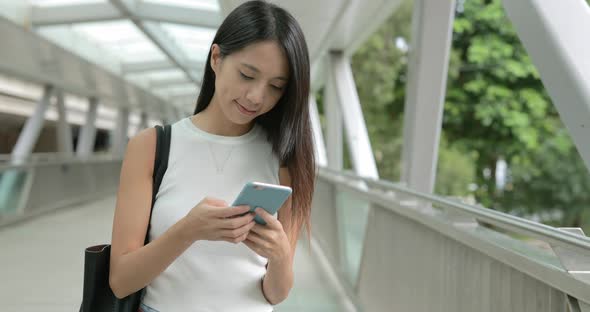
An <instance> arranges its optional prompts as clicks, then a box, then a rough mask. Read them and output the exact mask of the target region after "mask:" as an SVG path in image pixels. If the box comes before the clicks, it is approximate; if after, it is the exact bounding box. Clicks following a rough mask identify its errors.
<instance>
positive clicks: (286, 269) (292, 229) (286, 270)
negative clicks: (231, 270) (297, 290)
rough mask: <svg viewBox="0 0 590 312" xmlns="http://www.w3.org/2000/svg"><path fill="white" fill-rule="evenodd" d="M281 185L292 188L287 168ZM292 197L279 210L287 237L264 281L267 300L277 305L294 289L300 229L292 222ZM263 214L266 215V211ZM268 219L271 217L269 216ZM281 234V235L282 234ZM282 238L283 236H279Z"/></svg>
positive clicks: (280, 174) (271, 258)
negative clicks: (294, 262) (294, 263)
mask: <svg viewBox="0 0 590 312" xmlns="http://www.w3.org/2000/svg"><path fill="white" fill-rule="evenodd" d="M279 179H280V183H281V184H282V185H285V186H291V177H290V175H289V170H288V169H287V168H281V169H280V170H279ZM291 203H292V201H291V196H290V197H289V199H288V200H287V201H286V202H285V204H284V205H283V207H281V209H280V210H279V216H278V219H279V222H280V224H281V226H282V230H283V231H280V232H282V233H283V235H285V236H284V237H279V238H278V239H277V240H278V241H279V242H281V241H282V242H283V243H281V244H278V245H279V246H280V247H279V248H277V249H279V252H277V253H276V256H275V257H270V258H268V265H267V271H266V275H265V276H264V278H263V280H262V292H263V294H264V297H265V298H266V300H267V301H268V302H269V303H271V304H273V305H276V304H278V303H280V302H281V301H283V300H285V299H286V298H287V296H288V295H289V292H290V291H291V288H293V278H294V277H293V257H294V255H295V249H296V247H297V240H298V236H299V230H300V227H299V226H298V225H296V224H293V223H292V222H291V217H290V216H291V209H292V205H291ZM261 213H265V211H264V210H262V211H261ZM267 217H270V215H268V214H267ZM280 232H279V233H280ZM279 236H282V235H279Z"/></svg>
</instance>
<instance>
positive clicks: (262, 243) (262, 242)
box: [246, 232, 268, 248]
mask: <svg viewBox="0 0 590 312" xmlns="http://www.w3.org/2000/svg"><path fill="white" fill-rule="evenodd" d="M246 239H247V240H249V241H251V242H253V243H255V244H256V245H258V246H259V247H261V248H264V247H266V246H267V245H268V242H267V241H266V239H264V237H262V236H261V235H258V234H256V233H254V232H250V233H248V237H246Z"/></svg>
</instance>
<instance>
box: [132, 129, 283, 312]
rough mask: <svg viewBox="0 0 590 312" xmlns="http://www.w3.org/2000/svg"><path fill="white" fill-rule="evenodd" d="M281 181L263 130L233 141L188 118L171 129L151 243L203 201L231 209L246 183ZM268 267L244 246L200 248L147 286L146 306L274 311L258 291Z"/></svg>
mask: <svg viewBox="0 0 590 312" xmlns="http://www.w3.org/2000/svg"><path fill="white" fill-rule="evenodd" d="M278 174H279V160H278V158H277V157H276V156H275V155H274V153H273V152H272V147H271V144H270V143H269V142H268V141H267V139H266V132H265V131H264V129H262V127H261V126H259V125H256V126H254V127H253V128H252V130H250V131H249V132H248V133H246V134H244V135H242V136H238V137H228V136H219V135H214V134H211V133H208V132H205V131H203V130H201V129H199V128H197V127H196V126H195V125H194V124H193V123H192V122H191V120H190V118H185V119H183V120H180V121H178V122H177V123H175V124H173V125H172V136H171V142H170V156H169V161H168V169H167V171H166V174H165V175H164V178H163V180H162V184H161V186H160V189H159V191H158V194H157V195H156V198H157V200H156V203H155V206H154V210H153V213H152V219H151V229H150V232H149V239H150V241H151V240H154V239H156V238H157V237H159V236H160V235H162V234H163V233H164V232H165V231H166V230H168V228H169V227H170V226H172V225H173V224H175V223H176V222H177V221H179V220H180V219H181V218H183V217H184V216H186V214H187V213H188V212H189V211H190V210H191V209H192V208H193V207H194V206H195V205H197V204H198V203H199V202H200V201H201V200H202V199H203V198H204V197H206V196H211V197H214V198H219V199H222V200H225V201H226V202H227V203H228V205H231V204H232V203H233V200H234V199H235V198H236V197H237V195H238V194H239V192H240V191H241V189H242V187H243V186H244V184H245V183H246V182H249V181H259V182H264V183H273V184H279V176H278ZM275 217H276V215H275ZM266 263H267V260H266V258H264V257H261V256H259V255H258V254H256V253H255V252H253V251H252V250H250V249H249V248H248V247H247V246H246V245H245V244H243V243H239V244H233V243H229V242H225V241H197V242H195V243H194V244H193V245H192V246H191V247H189V248H188V249H187V250H186V251H185V252H184V253H182V254H181V255H180V256H179V257H178V258H177V259H176V260H175V261H174V262H173V263H172V264H171V265H170V266H169V267H168V268H167V269H166V270H165V271H164V272H162V273H161V274H160V275H159V276H157V277H156V278H155V279H154V280H153V281H152V282H151V284H149V285H148V286H147V288H146V293H145V295H144V297H143V299H142V303H143V304H145V305H147V306H148V307H150V308H153V309H154V310H156V311H159V312H189V311H190V312H213V311H215V312H217V311H224V312H226V311H230V312H231V311H240V312H248V311H255V312H264V311H272V305H271V304H269V303H268V302H267V301H266V299H265V298H264V296H263V294H262V288H261V280H262V278H263V276H264V274H265V273H266V267H265V266H266Z"/></svg>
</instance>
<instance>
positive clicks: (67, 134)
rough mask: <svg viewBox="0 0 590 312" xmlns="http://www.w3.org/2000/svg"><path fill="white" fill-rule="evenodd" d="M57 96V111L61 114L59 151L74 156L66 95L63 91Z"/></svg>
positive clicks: (58, 137)
mask: <svg viewBox="0 0 590 312" xmlns="http://www.w3.org/2000/svg"><path fill="white" fill-rule="evenodd" d="M56 96H57V111H58V114H59V122H58V125H57V146H58V151H59V152H60V153H63V154H65V155H69V156H71V155H73V154H74V143H73V142H72V128H71V127H70V124H68V119H67V109H66V105H65V102H64V94H63V91H62V90H58V91H57V92H56Z"/></svg>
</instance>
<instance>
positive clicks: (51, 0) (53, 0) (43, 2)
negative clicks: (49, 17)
mask: <svg viewBox="0 0 590 312" xmlns="http://www.w3.org/2000/svg"><path fill="white" fill-rule="evenodd" d="M106 1H107V0H29V3H30V4H31V5H33V6H39V7H49V6H60V5H72V4H88V3H99V2H106Z"/></svg>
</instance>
